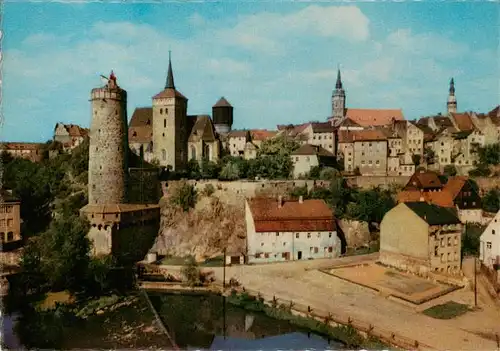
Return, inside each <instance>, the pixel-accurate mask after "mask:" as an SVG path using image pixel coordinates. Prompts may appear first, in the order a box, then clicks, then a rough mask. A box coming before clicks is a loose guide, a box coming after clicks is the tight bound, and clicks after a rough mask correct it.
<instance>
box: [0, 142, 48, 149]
mask: <svg viewBox="0 0 500 351" xmlns="http://www.w3.org/2000/svg"><path fill="white" fill-rule="evenodd" d="M44 145H45V144H43V143H25V142H8V141H7V142H0V148H1V149H3V150H38V149H40V148H42V147H43V146H44Z"/></svg>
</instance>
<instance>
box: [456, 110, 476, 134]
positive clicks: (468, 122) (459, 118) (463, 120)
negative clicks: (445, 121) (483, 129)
mask: <svg viewBox="0 0 500 351" xmlns="http://www.w3.org/2000/svg"><path fill="white" fill-rule="evenodd" d="M451 116H452V117H453V119H454V120H455V123H456V124H457V127H458V130H460V131H461V132H467V131H472V130H474V124H472V118H471V117H470V115H469V114H468V113H453V112H452V113H451Z"/></svg>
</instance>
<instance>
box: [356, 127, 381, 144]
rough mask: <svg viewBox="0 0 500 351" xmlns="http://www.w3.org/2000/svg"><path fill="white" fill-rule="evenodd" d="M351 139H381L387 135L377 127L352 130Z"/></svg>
mask: <svg viewBox="0 0 500 351" xmlns="http://www.w3.org/2000/svg"><path fill="white" fill-rule="evenodd" d="M352 133H353V141H354V142H356V141H383V140H387V136H386V135H385V134H384V133H383V132H382V131H381V130H378V129H372V130H357V131H353V132H352Z"/></svg>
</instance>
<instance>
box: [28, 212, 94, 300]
mask: <svg viewBox="0 0 500 351" xmlns="http://www.w3.org/2000/svg"><path fill="white" fill-rule="evenodd" d="M89 229H90V224H89V223H88V221H87V220H86V219H84V218H82V217H79V216H68V217H61V218H58V219H57V220H55V221H53V222H52V223H51V226H50V228H49V230H47V231H46V232H44V233H43V234H42V235H41V236H40V238H39V240H37V243H38V244H39V245H40V252H41V256H40V258H41V259H40V261H41V262H40V263H41V272H42V273H43V275H44V276H45V278H46V279H47V281H48V284H49V285H50V286H51V288H52V289H53V290H56V291H57V290H64V289H68V290H70V291H80V290H81V289H82V287H83V285H84V279H82V277H85V275H86V272H87V267H88V266H89V260H90V242H89V240H88V238H87V234H88V232H89Z"/></svg>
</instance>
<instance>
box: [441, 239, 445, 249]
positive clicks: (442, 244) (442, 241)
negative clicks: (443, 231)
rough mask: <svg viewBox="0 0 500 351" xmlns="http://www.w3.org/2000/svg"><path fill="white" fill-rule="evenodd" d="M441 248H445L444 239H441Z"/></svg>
mask: <svg viewBox="0 0 500 351" xmlns="http://www.w3.org/2000/svg"><path fill="white" fill-rule="evenodd" d="M441 247H444V238H441Z"/></svg>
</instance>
